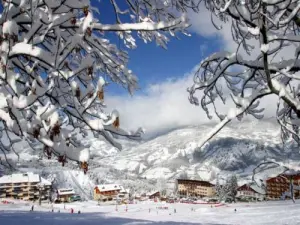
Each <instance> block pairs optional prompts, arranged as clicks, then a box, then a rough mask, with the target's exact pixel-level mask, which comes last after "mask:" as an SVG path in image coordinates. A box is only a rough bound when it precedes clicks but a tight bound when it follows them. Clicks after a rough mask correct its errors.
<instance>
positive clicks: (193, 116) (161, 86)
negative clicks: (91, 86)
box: [107, 72, 208, 136]
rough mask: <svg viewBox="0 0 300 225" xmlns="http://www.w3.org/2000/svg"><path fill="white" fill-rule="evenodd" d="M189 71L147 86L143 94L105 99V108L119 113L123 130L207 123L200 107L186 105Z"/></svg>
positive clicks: (160, 129) (151, 132) (150, 131)
mask: <svg viewBox="0 0 300 225" xmlns="http://www.w3.org/2000/svg"><path fill="white" fill-rule="evenodd" d="M192 78H193V72H190V73H188V74H185V75H183V76H182V77H180V78H170V79H167V80H165V81H163V82H161V83H158V84H149V85H148V87H147V88H146V89H145V90H144V91H143V93H136V94H135V95H134V96H133V97H131V96H124V95H123V96H108V97H107V104H108V105H109V108H116V109H118V110H119V112H120V121H121V124H122V126H123V127H125V128H127V129H130V130H134V129H137V128H138V127H140V126H141V127H143V128H145V129H146V131H147V133H148V134H149V135H150V136H151V135H154V134H155V133H159V132H163V131H165V130H169V129H173V128H176V127H180V126H186V125H193V124H199V123H204V122H208V119H207V118H206V115H205V113H204V112H203V110H201V108H200V107H196V106H195V105H192V104H190V102H189V100H188V92H187V91H186V89H187V87H189V86H190V85H191V84H192V83H193V82H192Z"/></svg>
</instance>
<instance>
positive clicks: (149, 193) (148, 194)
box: [146, 191, 160, 196]
mask: <svg viewBox="0 0 300 225" xmlns="http://www.w3.org/2000/svg"><path fill="white" fill-rule="evenodd" d="M155 194H160V192H159V191H152V192H148V193H147V194H146V196H152V195H155Z"/></svg>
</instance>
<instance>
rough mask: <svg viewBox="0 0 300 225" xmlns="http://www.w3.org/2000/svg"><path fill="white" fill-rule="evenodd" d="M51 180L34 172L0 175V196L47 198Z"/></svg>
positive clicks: (29, 198)
mask: <svg viewBox="0 0 300 225" xmlns="http://www.w3.org/2000/svg"><path fill="white" fill-rule="evenodd" d="M50 190H51V182H49V181H47V180H45V179H44V178H42V177H40V175H38V174H34V173H18V174H12V175H5V176H2V177H0V198H14V199H22V200H31V201H34V200H38V199H40V200H46V199H49V196H50Z"/></svg>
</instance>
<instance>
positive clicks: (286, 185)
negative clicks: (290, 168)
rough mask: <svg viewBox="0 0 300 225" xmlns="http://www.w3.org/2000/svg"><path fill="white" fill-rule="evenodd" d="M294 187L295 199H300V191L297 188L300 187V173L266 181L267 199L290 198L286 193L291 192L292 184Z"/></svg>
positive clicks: (283, 175)
mask: <svg viewBox="0 0 300 225" xmlns="http://www.w3.org/2000/svg"><path fill="white" fill-rule="evenodd" d="M291 182H292V183H293V185H294V197H295V198H300V190H297V186H300V173H298V174H292V175H290V174H282V175H279V176H277V177H272V178H269V179H267V180H266V184H267V199H269V200H276V199H281V198H282V197H284V198H285V197H288V195H284V193H288V194H289V192H290V183H291Z"/></svg>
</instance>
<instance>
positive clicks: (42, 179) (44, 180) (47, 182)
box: [39, 177, 51, 186]
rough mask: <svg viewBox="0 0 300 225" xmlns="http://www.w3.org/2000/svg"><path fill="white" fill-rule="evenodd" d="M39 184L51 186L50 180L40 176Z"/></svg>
mask: <svg viewBox="0 0 300 225" xmlns="http://www.w3.org/2000/svg"><path fill="white" fill-rule="evenodd" d="M39 185H45V186H51V182H50V181H48V180H46V179H44V178H42V177H41V182H40V183H39Z"/></svg>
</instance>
